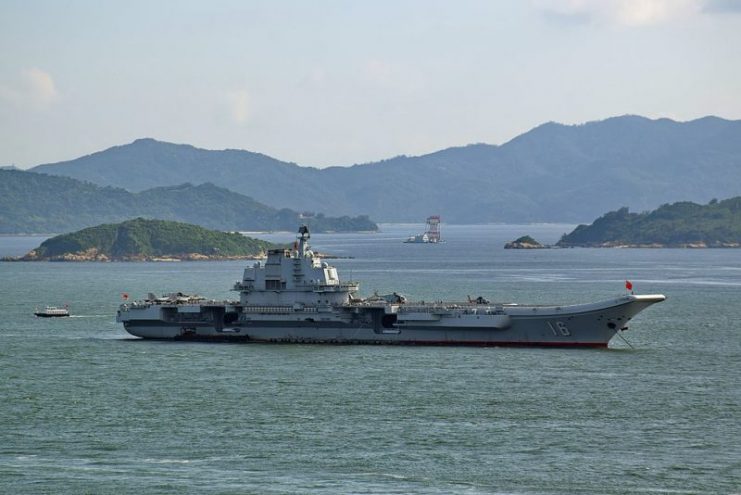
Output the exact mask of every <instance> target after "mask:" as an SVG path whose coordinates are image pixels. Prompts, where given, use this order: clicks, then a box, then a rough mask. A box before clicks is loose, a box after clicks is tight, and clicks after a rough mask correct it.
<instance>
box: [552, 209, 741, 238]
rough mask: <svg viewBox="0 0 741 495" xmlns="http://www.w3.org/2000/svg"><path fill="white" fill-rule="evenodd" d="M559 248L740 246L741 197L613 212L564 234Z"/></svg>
mask: <svg viewBox="0 0 741 495" xmlns="http://www.w3.org/2000/svg"><path fill="white" fill-rule="evenodd" d="M556 246H558V247H626V248H628V247H629V248H667V247H668V248H738V247H741V196H737V197H734V198H730V199H726V200H724V201H718V200H716V199H714V200H712V201H710V202H709V203H708V204H707V205H700V204H696V203H692V202H689V201H683V202H679V203H673V204H665V205H662V206H660V207H659V208H657V209H656V210H654V211H650V212H643V213H630V211H629V210H628V208H627V207H625V208H621V209H619V210H617V211H611V212H609V213H607V214H605V215H603V216H601V217H600V218H598V219H597V220H595V221H594V222H593V223H592V224H591V225H579V226H578V227H576V228H575V229H574V230H573V231H572V232H571V233H569V234H564V236H563V237H561V240H560V241H558V243H557V244H556Z"/></svg>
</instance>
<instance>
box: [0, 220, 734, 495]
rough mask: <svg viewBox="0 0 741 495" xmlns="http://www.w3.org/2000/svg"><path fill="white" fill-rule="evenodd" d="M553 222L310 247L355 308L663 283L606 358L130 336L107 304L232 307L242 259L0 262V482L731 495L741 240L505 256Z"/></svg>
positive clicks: (5, 242)
mask: <svg viewBox="0 0 741 495" xmlns="http://www.w3.org/2000/svg"><path fill="white" fill-rule="evenodd" d="M571 228H572V226H566V225H527V226H512V225H489V226H444V228H443V236H444V238H445V239H446V242H445V243H442V244H439V245H424V244H404V243H402V241H403V240H404V239H405V238H406V237H407V236H409V235H411V234H415V233H420V231H421V228H420V227H419V226H416V225H384V226H382V231H381V232H379V233H375V234H324V235H321V234H317V235H313V237H312V242H313V246H314V248H315V249H316V250H318V251H321V252H326V253H330V254H333V255H336V256H338V257H341V258H339V259H333V260H331V261H330V262H331V263H332V264H334V265H336V266H337V267H338V268H339V270H340V275H341V277H343V278H344V279H349V278H352V279H354V280H358V281H360V282H361V289H362V293H363V294H364V295H370V294H372V293H373V292H374V291H378V293H379V294H384V293H389V292H392V291H397V292H401V293H403V294H405V295H407V296H408V297H409V298H410V299H414V300H420V299H422V300H429V301H432V300H439V299H444V300H449V299H453V300H465V298H466V297H467V296H469V295H470V296H472V297H476V296H479V295H481V296H484V297H486V298H487V299H490V300H492V301H501V302H529V303H548V302H553V303H559V304H567V303H578V302H587V301H595V300H599V299H603V298H610V297H613V296H616V295H618V294H621V293H624V292H625V289H624V284H625V280H626V279H628V280H631V281H632V282H633V285H634V290H635V291H636V292H637V293H641V294H648V293H663V294H666V296H667V300H666V301H665V302H663V303H661V304H657V305H655V306H652V307H650V308H648V309H647V310H646V311H644V312H643V313H641V314H640V315H639V316H638V317H636V318H635V319H634V320H633V321H632V322H631V329H630V330H628V331H627V332H624V334H623V335H624V337H625V340H622V339H620V338H618V337H616V338H615V339H613V341H612V342H611V345H610V348H609V349H606V350H584V349H579V350H569V349H537V348H534V349H530V348H467V347H447V348H440V347H395V346H329V345H303V346H302V345H259V344H201V343H177V342H150V341H143V340H139V339H136V338H133V337H131V336H129V335H128V334H127V333H126V332H125V331H124V330H123V328H122V327H121V325H119V324H116V323H115V319H114V316H115V312H116V308H117V305H118V304H119V303H120V301H121V294H122V293H128V294H130V295H131V297H132V298H136V297H142V296H145V295H146V293H147V292H156V293H167V292H174V291H183V292H189V293H190V292H197V293H199V294H201V295H204V296H208V297H215V298H230V299H235V298H237V296H238V294H237V293H234V292H230V291H229V288H230V287H231V286H232V285H233V283H234V282H235V281H236V280H238V279H239V278H241V274H242V270H243V268H244V267H245V266H246V265H248V264H250V263H251V262H241V261H234V262H231V261H227V262H178V263H0V493H12V494H24V493H29V494H30V493H34V494H36V493H54V494H64V493H67V494H79V493H94V494H98V493H116V494H127V493H131V494H141V493H162V494H169V493H172V494H182V493H192V494H201V493H205V494H222V493H223V494H230V493H234V494H242V493H257V494H284V493H285V494H289V493H322V494H324V493H327V494H348V493H399V494H402V493H424V494H428V493H429V494H448V493H466V494H478V493H502V494H575V493H576V494H578V493H583V494H601V493H604V494H624V493H672V494H674V493H738V492H740V491H741V386H740V385H739V384H740V383H741V380H739V372H740V370H741V335H740V334H741V250H730V249H729V250H687V249H548V250H536V251H529V250H504V249H502V247H503V244H504V242H505V241H507V240H512V239H514V238H516V237H519V236H520V235H524V234H530V235H532V236H533V237H535V238H536V239H538V240H540V241H541V242H547V243H553V242H555V241H556V240H557V239H558V238H559V236H560V235H561V234H562V233H564V232H567V231H569V230H570V229H571ZM260 237H262V238H265V239H268V240H274V241H281V242H289V241H291V240H292V239H293V234H291V233H275V234H268V235H260ZM41 240H43V237H0V256H3V255H17V254H22V253H23V252H25V251H26V250H28V249H31V248H33V247H35V246H36V245H38V243H39V242H41ZM63 304H69V307H70V311H71V313H72V315H73V316H72V317H70V318H54V319H42V318H35V317H34V316H33V310H34V308H35V307H37V306H38V307H43V306H45V305H63Z"/></svg>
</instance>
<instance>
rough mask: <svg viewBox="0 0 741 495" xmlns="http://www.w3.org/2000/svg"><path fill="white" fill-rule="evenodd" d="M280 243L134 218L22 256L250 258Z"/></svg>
mask: <svg viewBox="0 0 741 495" xmlns="http://www.w3.org/2000/svg"><path fill="white" fill-rule="evenodd" d="M277 247H280V246H278V245H275V244H272V243H270V242H266V241H261V240H259V239H253V238H250V237H246V236H244V235H242V234H239V233H237V232H233V233H229V232H219V231H215V230H208V229H205V228H203V227H199V226H197V225H191V224H187V223H181V222H171V221H166V220H146V219H143V218H136V219H134V220H128V221H125V222H122V223H117V224H104V225H98V226H96V227H89V228H87V229H83V230H80V231H77V232H73V233H71V234H63V235H58V236H56V237H52V238H50V239H47V240H45V241H44V242H43V243H41V245H40V246H39V247H37V248H36V249H34V250H32V251H30V252H29V253H28V254H26V255H25V256H22V257H20V258H16V260H18V261H166V260H225V259H251V258H259V257H262V256H264V255H265V253H266V251H267V250H268V249H273V248H277Z"/></svg>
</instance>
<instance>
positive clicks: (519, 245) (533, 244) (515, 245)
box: [504, 235, 550, 249]
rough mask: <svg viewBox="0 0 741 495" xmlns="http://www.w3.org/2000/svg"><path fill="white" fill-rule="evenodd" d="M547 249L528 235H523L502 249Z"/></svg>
mask: <svg viewBox="0 0 741 495" xmlns="http://www.w3.org/2000/svg"><path fill="white" fill-rule="evenodd" d="M549 247H550V246H546V245H543V244H541V243H539V242H538V241H536V240H535V239H533V238H532V237H530V236H529V235H524V236H522V237H519V238H517V239H515V240H514V241H509V242H508V243H507V244H505V245H504V249H547V248H549Z"/></svg>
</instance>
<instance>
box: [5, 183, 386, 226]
mask: <svg viewBox="0 0 741 495" xmlns="http://www.w3.org/2000/svg"><path fill="white" fill-rule="evenodd" d="M137 216H140V217H146V218H159V219H163V220H173V221H181V222H188V223H193V224H197V225H201V226H203V227H207V228H210V229H216V230H230V231H233V230H239V231H257V230H289V231H294V230H296V228H297V227H298V226H299V225H301V224H307V225H308V226H309V228H310V229H311V230H312V231H313V232H327V231H336V232H347V231H374V230H377V229H378V226H377V225H376V224H375V223H373V222H372V221H371V220H370V219H369V218H368V217H367V216H358V217H347V216H345V217H339V218H336V217H328V216H325V215H323V214H317V215H314V216H312V217H309V218H305V216H304V215H301V214H299V213H298V212H296V211H293V210H289V209H287V208H284V209H276V208H272V207H270V206H266V205H264V204H261V203H259V202H257V201H255V200H254V199H252V198H250V197H247V196H244V195H242V194H238V193H235V192H232V191H229V190H227V189H224V188H222V187H217V186H215V185H213V184H202V185H199V186H194V185H191V184H182V185H179V186H168V187H158V188H154V189H147V190H145V191H142V192H139V193H131V192H129V191H126V190H124V189H120V188H115V187H110V186H108V187H101V186H97V185H94V184H91V183H89V182H81V181H78V180H75V179H70V178H68V177H60V176H51V175H45V174H38V173H33V172H24V171H20V170H0V233H1V234H12V233H47V232H70V231H74V230H78V229H81V228H84V227H90V226H93V225H98V224H101V223H112V222H120V221H123V220H127V219H129V218H132V217H137Z"/></svg>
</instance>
